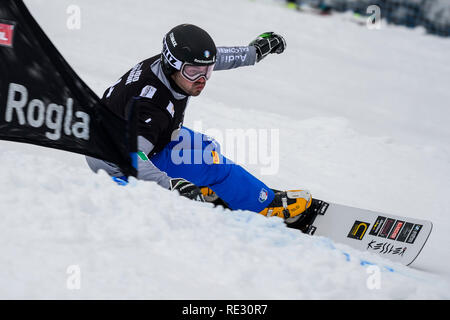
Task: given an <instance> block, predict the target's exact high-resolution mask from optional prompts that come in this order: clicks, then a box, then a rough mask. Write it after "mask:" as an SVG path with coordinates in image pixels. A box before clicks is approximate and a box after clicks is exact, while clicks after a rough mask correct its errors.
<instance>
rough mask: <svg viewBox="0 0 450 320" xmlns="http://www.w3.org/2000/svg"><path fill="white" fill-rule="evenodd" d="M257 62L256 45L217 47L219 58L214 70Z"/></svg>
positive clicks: (250, 64)
mask: <svg viewBox="0 0 450 320" xmlns="http://www.w3.org/2000/svg"><path fill="white" fill-rule="evenodd" d="M255 63H256V48H255V47H254V46H244V47H217V59H216V65H215V66H214V71H217V70H229V69H234V68H239V67H245V66H252V65H254V64H255Z"/></svg>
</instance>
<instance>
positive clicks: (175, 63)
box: [163, 39, 183, 70]
mask: <svg viewBox="0 0 450 320" xmlns="http://www.w3.org/2000/svg"><path fill="white" fill-rule="evenodd" d="M163 55H164V58H165V59H166V60H167V62H169V64H170V65H171V66H172V67H174V68H175V69H177V70H180V69H181V66H182V65H183V62H181V61H180V60H178V59H177V58H175V57H174V55H173V54H172V53H171V52H170V50H169V47H168V46H167V43H166V39H164V42H163Z"/></svg>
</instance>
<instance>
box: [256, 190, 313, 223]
mask: <svg viewBox="0 0 450 320" xmlns="http://www.w3.org/2000/svg"><path fill="white" fill-rule="evenodd" d="M273 191H274V192H275V198H274V199H273V201H272V202H271V203H270V204H269V205H268V206H267V208H265V209H264V210H263V211H261V212H260V214H262V215H264V216H267V217H273V216H278V217H280V218H283V219H288V218H293V217H296V216H298V215H300V214H302V213H303V212H305V211H306V210H307V209H308V208H309V207H310V206H311V202H312V197H311V193H310V192H309V191H307V190H288V191H278V190H273Z"/></svg>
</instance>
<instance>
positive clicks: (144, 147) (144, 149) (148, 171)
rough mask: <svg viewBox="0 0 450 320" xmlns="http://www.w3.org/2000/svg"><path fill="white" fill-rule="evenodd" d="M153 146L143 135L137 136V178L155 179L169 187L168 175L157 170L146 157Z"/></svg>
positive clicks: (162, 185) (163, 185)
mask: <svg viewBox="0 0 450 320" xmlns="http://www.w3.org/2000/svg"><path fill="white" fill-rule="evenodd" d="M153 148H154V146H153V144H152V143H151V142H150V141H148V140H147V139H146V138H144V137H143V136H139V137H138V150H139V152H138V155H139V156H138V176H137V178H138V179H139V180H145V181H155V182H156V183H157V184H159V185H160V186H161V187H163V188H166V189H170V177H169V176H168V175H167V174H166V173H165V172H163V171H161V170H159V169H158V168H157V167H156V166H155V165H154V164H153V162H151V161H150V159H149V158H148V157H147V155H148V154H149V153H150V152H152V150H153Z"/></svg>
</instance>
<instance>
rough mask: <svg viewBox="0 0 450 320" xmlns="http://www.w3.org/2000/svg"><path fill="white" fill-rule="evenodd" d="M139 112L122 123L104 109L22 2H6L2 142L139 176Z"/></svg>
mask: <svg viewBox="0 0 450 320" xmlns="http://www.w3.org/2000/svg"><path fill="white" fill-rule="evenodd" d="M130 107H131V110H133V109H134V105H133V104H132V102H130ZM136 113H137V110H133V111H132V112H130V119H122V118H120V117H119V116H117V115H115V114H114V113H112V111H110V110H109V109H107V108H106V107H104V106H103V105H102V104H101V102H100V99H99V98H98V97H97V95H96V94H95V93H94V92H92V90H91V89H90V88H89V87H88V86H87V85H86V84H85V83H84V82H83V81H82V80H81V79H80V78H79V77H78V75H77V74H76V73H75V72H74V71H73V70H72V68H71V67H70V66H69V64H68V63H67V62H66V61H65V60H64V58H63V57H62V55H61V54H60V53H59V52H58V51H57V49H56V48H55V47H54V46H53V44H52V43H51V41H50V40H49V39H48V37H47V36H46V35H45V33H44V32H43V31H42V29H41V28H40V27H39V25H38V23H37V22H36V21H35V20H34V18H33V17H32V16H31V14H30V12H29V11H28V9H27V8H26V6H25V5H24V3H23V2H22V0H1V1H0V139H3V140H10V141H17V142H24V143H31V144H36V145H40V146H44V147H49V148H55V149H61V150H66V151H71V152H76V153H81V154H84V155H88V156H92V157H95V158H99V159H103V160H106V161H110V162H112V163H115V164H117V165H118V166H119V167H120V168H121V169H122V172H123V173H124V174H126V175H132V176H135V175H136V169H135V167H134V166H133V164H134V163H135V161H134V154H135V153H136V152H137V117H136V116H135V114H136Z"/></svg>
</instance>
